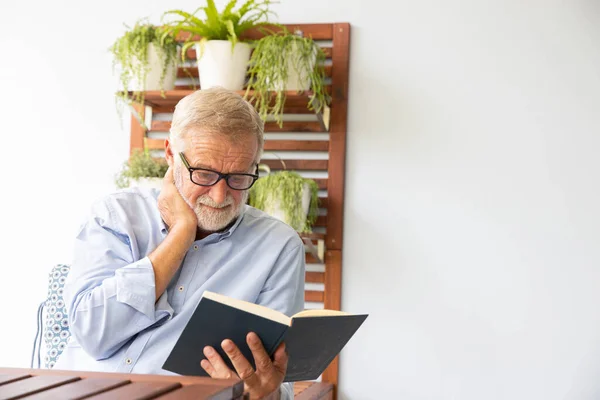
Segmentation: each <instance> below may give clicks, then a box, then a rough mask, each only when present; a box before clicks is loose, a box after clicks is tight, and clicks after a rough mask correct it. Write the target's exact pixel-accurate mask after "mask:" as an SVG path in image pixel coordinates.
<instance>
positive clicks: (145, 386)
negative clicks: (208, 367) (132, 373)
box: [88, 382, 181, 400]
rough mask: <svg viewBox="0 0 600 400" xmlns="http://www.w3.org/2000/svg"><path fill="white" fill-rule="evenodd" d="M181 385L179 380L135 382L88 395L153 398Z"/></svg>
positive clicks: (95, 399) (98, 399)
mask: <svg viewBox="0 0 600 400" xmlns="http://www.w3.org/2000/svg"><path fill="white" fill-rule="evenodd" d="M180 387H181V384H180V383H177V382H133V383H130V384H129V385H125V386H120V387H118V388H116V389H113V390H109V391H108V392H104V393H100V394H98V395H96V396H92V397H88V399H93V400H112V399H131V400H133V399H137V400H142V399H152V398H155V397H157V396H160V395H161V394H165V393H168V392H170V391H173V390H175V389H178V388H180Z"/></svg>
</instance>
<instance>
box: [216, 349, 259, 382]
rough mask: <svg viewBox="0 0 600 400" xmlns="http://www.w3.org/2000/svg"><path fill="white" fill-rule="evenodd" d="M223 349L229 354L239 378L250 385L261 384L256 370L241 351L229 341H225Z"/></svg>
mask: <svg viewBox="0 0 600 400" xmlns="http://www.w3.org/2000/svg"><path fill="white" fill-rule="evenodd" d="M221 347H222V348H223V350H224V351H225V353H227V356H228V357H229V359H230V360H231V363H232V364H233V367H234V368H235V370H236V372H237V374H238V376H239V377H240V378H241V379H242V380H243V381H244V382H245V383H246V384H247V385H248V386H255V385H256V384H257V383H259V382H258V381H259V378H258V376H256V373H255V372H254V368H252V365H251V364H250V362H249V361H248V360H247V359H246V357H244V355H243V354H242V352H241V351H240V349H238V347H237V346H236V345H235V344H234V343H233V342H232V341H231V340H229V339H225V340H223V342H222V343H221Z"/></svg>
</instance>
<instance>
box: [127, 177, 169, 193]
mask: <svg viewBox="0 0 600 400" xmlns="http://www.w3.org/2000/svg"><path fill="white" fill-rule="evenodd" d="M162 185H163V179H162V178H138V179H130V180H129V187H139V188H146V189H158V190H160V189H162Z"/></svg>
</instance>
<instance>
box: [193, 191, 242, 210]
mask: <svg viewBox="0 0 600 400" xmlns="http://www.w3.org/2000/svg"><path fill="white" fill-rule="evenodd" d="M197 202H198V204H202V205H205V206H209V207H212V208H225V207H227V206H230V205H232V204H233V203H234V202H233V196H231V195H230V194H229V195H227V197H226V198H225V201H223V202H222V203H217V202H216V201H214V200H213V199H211V198H210V196H208V195H206V194H203V195H202V196H200V197H198V200H197Z"/></svg>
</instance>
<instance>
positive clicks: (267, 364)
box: [246, 332, 273, 373]
mask: <svg viewBox="0 0 600 400" xmlns="http://www.w3.org/2000/svg"><path fill="white" fill-rule="evenodd" d="M246 342H247V343H248V347H250V350H251V351H252V356H254V363H255V364H256V370H257V371H260V372H266V373H268V372H269V371H270V370H271V369H272V368H273V363H272V362H271V357H269V355H268V354H267V351H266V350H265V348H264V346H263V345H262V342H261V341H260V338H259V337H258V335H257V334H256V333H254V332H250V333H249V334H248V335H247V336H246Z"/></svg>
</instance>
